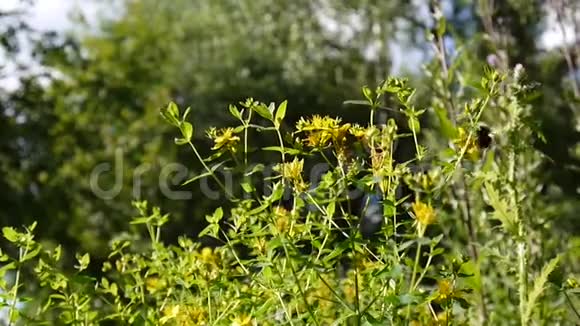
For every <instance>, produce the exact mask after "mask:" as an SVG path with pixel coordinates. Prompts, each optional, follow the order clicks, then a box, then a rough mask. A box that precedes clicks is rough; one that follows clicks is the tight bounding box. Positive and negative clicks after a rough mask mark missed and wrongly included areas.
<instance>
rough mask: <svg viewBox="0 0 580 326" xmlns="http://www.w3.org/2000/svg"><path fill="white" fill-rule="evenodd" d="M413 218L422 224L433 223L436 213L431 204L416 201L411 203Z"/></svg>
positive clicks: (435, 219)
mask: <svg viewBox="0 0 580 326" xmlns="http://www.w3.org/2000/svg"><path fill="white" fill-rule="evenodd" d="M412 208H413V213H414V214H415V219H416V220H417V222H418V223H419V224H421V225H422V226H427V225H430V224H433V223H435V222H436V221H437V215H436V214H435V210H434V209H433V207H431V205H428V204H425V203H422V202H420V201H417V202H415V203H413V205H412Z"/></svg>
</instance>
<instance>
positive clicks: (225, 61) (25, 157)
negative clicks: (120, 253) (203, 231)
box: [0, 0, 407, 256]
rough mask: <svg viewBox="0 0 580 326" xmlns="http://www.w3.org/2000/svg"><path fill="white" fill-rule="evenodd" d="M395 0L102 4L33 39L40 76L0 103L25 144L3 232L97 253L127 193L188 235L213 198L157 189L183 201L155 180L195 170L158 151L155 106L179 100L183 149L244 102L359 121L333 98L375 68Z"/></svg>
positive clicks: (349, 94) (120, 223)
mask: <svg viewBox="0 0 580 326" xmlns="http://www.w3.org/2000/svg"><path fill="white" fill-rule="evenodd" d="M404 3H405V2H401V3H400V4H398V5H397V6H396V4H397V2H387V3H385V4H375V3H374V2H370V1H355V2H351V3H349V5H348V6H346V5H343V4H341V3H335V2H330V3H329V2H327V1H306V0H300V1H281V2H272V1H266V0H247V1H232V0H220V1H194V2H191V1H186V0H178V1H172V2H159V1H153V0H141V1H129V0H127V1H116V2H115V1H113V2H111V3H110V4H111V6H113V7H115V8H116V6H119V8H122V10H121V11H119V13H120V14H118V15H116V14H117V13H115V15H114V17H113V18H106V17H107V16H104V17H103V18H102V19H101V20H100V21H99V24H98V26H97V28H96V29H95V28H93V27H91V26H89V25H83V20H82V17H80V18H81V19H79V20H78V23H79V24H78V28H77V29H76V30H75V31H73V32H71V33H68V34H65V35H60V34H54V33H52V34H46V35H44V37H43V38H42V39H41V40H39V42H37V44H36V47H35V51H34V55H35V58H36V59H37V60H38V61H39V62H40V63H41V64H42V65H43V66H44V67H46V68H47V70H48V73H46V74H43V75H35V76H29V77H27V78H24V79H22V80H21V83H20V88H19V90H18V91H16V92H13V93H11V94H10V98H9V99H8V100H7V101H8V102H7V103H8V104H7V105H9V106H10V107H11V108H12V110H13V111H14V112H17V113H18V115H21V116H22V117H24V121H23V122H22V123H21V124H20V125H19V127H18V132H12V131H10V132H11V135H10V136H8V139H11V140H12V141H11V144H15V142H14V140H15V139H16V137H15V135H18V134H19V133H21V136H20V137H21V141H20V144H21V146H22V147H24V148H25V149H26V150H25V151H24V152H23V153H22V155H21V156H19V157H18V158H17V159H15V161H16V162H20V163H21V165H25V167H24V168H23V167H11V168H10V169H8V170H7V171H6V174H5V175H7V176H10V177H7V178H6V181H7V182H14V180H21V181H20V182H21V183H20V187H21V188H22V189H26V195H25V194H23V193H19V192H14V191H11V192H12V194H11V195H14V199H13V200H14V202H15V205H20V206H19V207H17V208H14V207H15V206H2V208H0V210H1V211H0V216H2V224H8V225H10V224H24V223H30V222H31V221H32V220H39V221H40V224H41V227H40V228H39V230H40V232H41V233H40V234H39V236H41V237H43V238H46V239H56V240H58V241H59V242H62V243H64V244H65V246H66V247H68V248H74V249H76V250H81V251H89V252H91V253H93V254H96V255H97V256H98V255H99V254H102V253H103V252H104V249H105V248H106V241H108V239H110V237H111V236H112V235H114V234H116V233H117V232H119V231H121V230H123V229H126V228H127V216H131V215H132V209H131V207H130V202H131V200H132V199H134V198H135V197H136V195H139V196H140V197H141V198H144V199H148V200H150V201H153V202H155V203H156V204H161V205H162V206H163V207H164V208H165V210H166V211H170V212H172V213H173V218H174V219H173V221H174V222H175V223H173V224H172V229H170V230H169V232H170V234H168V236H169V237H170V238H174V236H175V235H178V234H182V233H189V234H195V233H196V232H197V230H199V227H200V226H199V225H198V223H199V220H200V219H201V218H203V215H202V214H203V213H202V212H207V211H208V209H210V208H212V207H215V206H219V205H223V202H222V201H215V200H214V201H212V200H210V199H207V198H206V197H205V196H204V195H203V194H202V193H201V192H200V190H199V189H200V187H199V184H192V185H189V186H188V187H179V182H175V184H173V185H169V187H170V188H171V189H181V190H183V189H185V190H188V191H191V195H192V199H189V200H171V199H168V198H167V196H165V195H164V194H163V189H162V187H161V185H160V173H161V172H162V170H163V171H165V172H167V165H168V164H169V163H171V162H186V164H187V169H189V171H190V172H192V173H196V172H199V171H200V170H201V169H200V167H199V166H197V164H196V163H195V160H193V158H190V157H189V156H188V155H189V154H188V153H187V151H184V152H181V151H179V150H178V149H176V147H175V146H172V144H169V142H170V139H172V136H173V134H172V133H170V132H168V131H167V129H166V127H165V126H164V125H163V124H162V123H160V120H159V113H158V108H159V107H161V106H162V105H165V104H166V103H167V102H168V101H169V100H175V101H177V102H178V103H180V104H181V105H183V106H191V107H192V108H193V110H192V115H191V117H192V120H193V122H194V124H195V125H196V127H197V130H196V131H197V132H196V136H197V138H196V142H204V141H208V140H205V135H204V133H203V130H204V129H205V128H207V127H208V126H210V125H217V126H220V125H224V124H225V123H226V122H227V120H228V119H231V118H230V117H229V115H228V114H227V105H228V104H230V103H236V102H237V101H240V100H243V99H244V98H245V97H247V96H253V97H255V98H257V99H260V100H262V101H281V100H283V99H288V100H289V103H290V104H289V111H288V118H289V121H293V120H296V119H297V117H299V116H301V115H305V114H306V115H307V114H309V113H310V112H316V113H319V114H324V113H326V114H331V115H340V116H343V117H345V118H346V119H348V120H355V121H356V120H360V119H364V118H365V117H366V116H367V112H366V111H365V110H364V109H363V108H360V107H348V108H344V107H343V106H342V102H343V101H344V100H346V99H352V98H358V97H360V96H359V92H360V91H359V89H360V88H359V87H360V85H362V84H366V83H371V84H372V83H374V82H375V81H378V80H379V79H381V78H383V76H385V75H386V73H387V72H388V70H389V68H390V66H391V62H390V61H389V60H388V56H387V54H388V46H389V42H390V39H391V35H394V31H395V29H396V26H395V25H396V24H395V23H394V22H395V21H396V19H395V18H396V17H398V16H400V15H401V14H402V13H405V12H406V11H405V8H406V6H407V5H404ZM109 16H110V15H109ZM376 53H379V54H380V55H376ZM46 79H48V81H47V80H46ZM257 136H259V135H257ZM262 142H263V143H267V142H269V140H268V139H263V140H262ZM16 143H18V141H17V142H16ZM207 145H208V146H206V147H211V145H210V144H209V143H208V144H207ZM7 151H10V149H8V150H7ZM10 155H14V154H10ZM184 155H185V156H186V157H180V156H184ZM14 157H15V156H11V158H14ZM121 160H122V164H121V163H120V162H121ZM101 163H109V164H111V166H110V168H111V171H109V172H108V173H103V174H102V175H101V176H100V179H99V186H100V187H102V188H103V189H115V188H114V187H115V185H117V184H118V185H119V186H120V188H119V193H118V194H116V196H114V197H113V198H103V197H102V196H101V197H99V196H98V195H97V194H96V193H95V192H94V191H93V188H92V187H91V182H90V181H91V179H90V177H91V173H92V172H93V170H94V168H95V167H97V166H98V165H99V164H101ZM115 166H118V167H120V170H119V171H122V176H121V175H119V174H120V173H118V172H115V173H113V170H115V168H116V167H115ZM163 168H165V169H163ZM17 171H20V172H18V173H17ZM19 173H24V175H22V176H21V177H18V176H19ZM119 177H120V178H121V179H116V178H119ZM18 178H20V179H18ZM181 179H183V178H181ZM171 181H176V180H171ZM177 181H179V180H177ZM135 182H137V183H138V187H137V188H136V187H135V184H136V183H135ZM5 189H10V188H5ZM135 191H137V192H135ZM2 198H8V197H5V196H4V195H3V196H2Z"/></svg>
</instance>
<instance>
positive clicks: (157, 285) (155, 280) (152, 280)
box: [145, 276, 167, 293]
mask: <svg viewBox="0 0 580 326" xmlns="http://www.w3.org/2000/svg"><path fill="white" fill-rule="evenodd" d="M166 285H167V283H166V282H165V280H162V279H159V277H157V276H150V277H148V278H147V279H146V280H145V288H146V289H147V291H149V292H150V293H154V292H157V291H158V290H161V289H163V288H165V286H166Z"/></svg>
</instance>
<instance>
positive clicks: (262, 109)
mask: <svg viewBox="0 0 580 326" xmlns="http://www.w3.org/2000/svg"><path fill="white" fill-rule="evenodd" d="M252 110H254V111H255V112H256V113H258V114H259V115H260V116H261V117H262V118H264V119H268V120H270V121H272V112H270V110H268V107H266V106H265V105H264V104H263V103H260V104H258V105H254V106H253V107H252Z"/></svg>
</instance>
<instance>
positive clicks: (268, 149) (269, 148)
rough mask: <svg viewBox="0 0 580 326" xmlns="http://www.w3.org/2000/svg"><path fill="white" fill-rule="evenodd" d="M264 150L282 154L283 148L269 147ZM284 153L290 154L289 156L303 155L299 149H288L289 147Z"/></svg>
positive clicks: (263, 148)
mask: <svg viewBox="0 0 580 326" xmlns="http://www.w3.org/2000/svg"><path fill="white" fill-rule="evenodd" d="M262 150H265V151H275V152H282V147H280V146H268V147H262ZM283 151H284V153H286V154H289V155H299V154H301V153H302V151H301V150H299V149H295V148H287V147H285V148H284V149H283Z"/></svg>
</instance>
